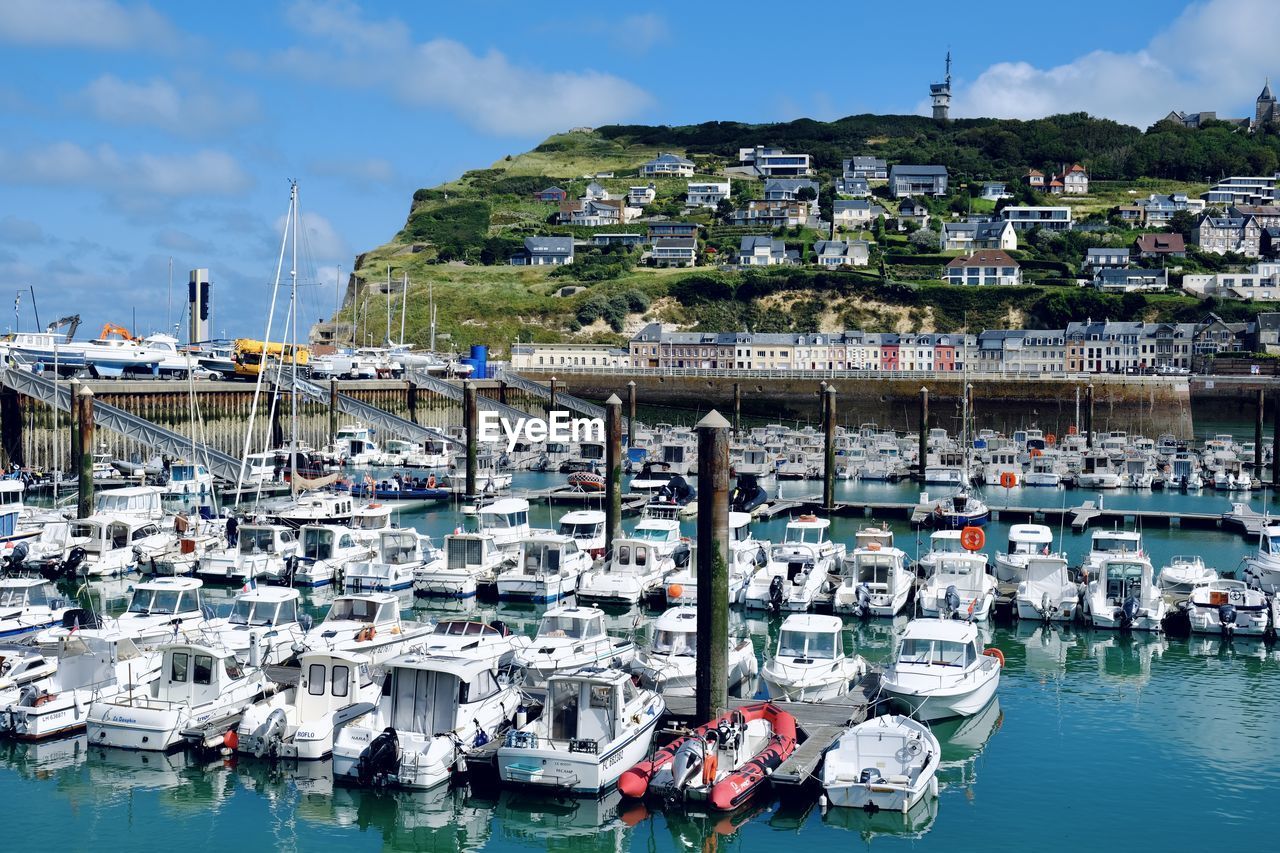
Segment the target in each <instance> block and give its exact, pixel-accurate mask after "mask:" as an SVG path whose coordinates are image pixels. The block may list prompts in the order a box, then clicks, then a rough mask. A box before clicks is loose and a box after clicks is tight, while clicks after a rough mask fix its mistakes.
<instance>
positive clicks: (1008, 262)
mask: <svg viewBox="0 0 1280 853" xmlns="http://www.w3.org/2000/svg"><path fill="white" fill-rule="evenodd" d="M1017 266H1018V262H1017V261H1015V260H1014V259H1013V257H1012V256H1011V255H1010V254H1009V253H1008V252H1004V251H1001V250H1000V249H988V250H984V251H980V252H974V253H973V254H972V255H969V256H967V257H959V258H952V259H951V260H950V262H948V263H947V269H961V268H964V267H1015V268H1016V267H1017Z"/></svg>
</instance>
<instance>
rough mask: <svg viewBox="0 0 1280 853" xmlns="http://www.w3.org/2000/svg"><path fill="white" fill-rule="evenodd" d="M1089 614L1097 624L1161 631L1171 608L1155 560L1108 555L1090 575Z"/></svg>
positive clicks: (1139, 555) (1097, 626)
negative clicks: (1158, 579) (1156, 574)
mask: <svg viewBox="0 0 1280 853" xmlns="http://www.w3.org/2000/svg"><path fill="white" fill-rule="evenodd" d="M1084 610H1085V614H1086V615H1087V616H1088V617H1089V621H1090V622H1091V623H1092V624H1093V627H1095V628H1111V629H1118V630H1121V631H1159V630H1161V624H1162V622H1163V620H1164V617H1165V614H1166V613H1167V612H1168V605H1167V604H1166V603H1165V600H1164V595H1163V594H1161V592H1160V589H1159V588H1158V587H1157V586H1156V585H1155V582H1154V579H1153V571H1152V568H1151V560H1149V559H1148V558H1147V557H1145V556H1143V555H1142V554H1138V553H1130V554H1123V555H1116V556H1112V557H1108V558H1107V559H1105V560H1103V561H1102V562H1101V563H1100V564H1098V565H1097V566H1096V571H1094V572H1091V573H1090V575H1089V585H1088V588H1087V590H1086V591H1085V597H1084Z"/></svg>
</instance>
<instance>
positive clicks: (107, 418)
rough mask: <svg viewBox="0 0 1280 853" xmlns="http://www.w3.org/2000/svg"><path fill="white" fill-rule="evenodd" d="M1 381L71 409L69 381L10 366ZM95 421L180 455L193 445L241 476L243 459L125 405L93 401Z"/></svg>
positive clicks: (214, 465)
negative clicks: (200, 441)
mask: <svg viewBox="0 0 1280 853" xmlns="http://www.w3.org/2000/svg"><path fill="white" fill-rule="evenodd" d="M0 371H2V372H0V384H3V385H4V386H5V387H7V388H12V389H13V390H14V391H17V392H18V393H19V394H25V395H26V396H28V397H31V398H32V399H34V400H39V401H40V402H42V403H44V404H46V405H49V406H55V407H57V409H58V410H59V411H62V412H70V411H71V388H70V387H69V383H67V382H59V383H55V382H54V381H53V380H51V379H46V378H44V377H43V376H39V375H37V374H35V373H28V372H27V371H25V370H17V369H16V368H12V367H7V368H3V369H0ZM93 423H94V426H95V427H105V428H107V429H109V430H111V431H112V432H118V433H120V434H121V435H123V436H124V437H126V438H130V439H133V440H134V441H137V442H139V443H141V444H145V445H147V446H148V447H150V448H152V449H154V450H157V451H160V452H161V453H167V454H170V455H172V456H177V457H183V458H185V457H187V456H189V455H190V454H191V452H192V448H193V447H194V449H195V454H196V456H197V459H198V460H203V461H205V462H207V464H208V466H209V471H210V473H212V474H213V476H215V477H217V478H219V479H221V480H225V481H226V482H228V483H234V482H236V481H238V480H239V479H240V460H239V459H237V458H236V457H234V456H231V455H230V454H227V453H223V452H222V451H221V450H214V449H213V448H212V447H207V446H205V445H204V444H201V443H199V442H192V440H191V437H190V436H186V435H183V434H182V433H179V432H174V431H173V430H171V429H165V428H164V427H162V426H157V425H155V424H153V423H152V422H151V421H149V420H147V419H146V418H142V417H139V416H138V415H134V414H130V413H129V412H126V411H125V410H124V409H120V408H117V407H116V406H112V405H111V404H109V403H104V402H102V401H101V400H98V399H95V400H94V401H93Z"/></svg>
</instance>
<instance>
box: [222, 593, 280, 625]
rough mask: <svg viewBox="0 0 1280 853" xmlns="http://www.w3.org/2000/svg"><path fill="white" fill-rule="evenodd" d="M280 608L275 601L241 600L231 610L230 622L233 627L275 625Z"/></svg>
mask: <svg viewBox="0 0 1280 853" xmlns="http://www.w3.org/2000/svg"><path fill="white" fill-rule="evenodd" d="M279 606H280V605H279V604H278V603H277V602H275V601H249V600H247V599H244V598H241V599H239V600H237V601H236V603H235V606H234V607H232V608H231V618H230V620H229V621H230V622H231V624H232V625H274V624H275V622H276V610H277V609H278V608H279Z"/></svg>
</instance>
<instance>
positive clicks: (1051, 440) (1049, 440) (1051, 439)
mask: <svg viewBox="0 0 1280 853" xmlns="http://www.w3.org/2000/svg"><path fill="white" fill-rule="evenodd" d="M1044 443H1045V444H1057V443H1058V436H1057V435H1055V434H1053V433H1049V434H1048V435H1046V436H1045V437H1044Z"/></svg>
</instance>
